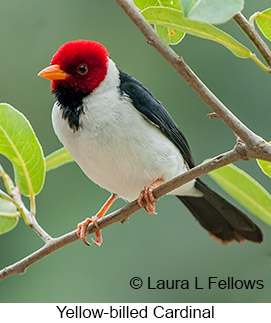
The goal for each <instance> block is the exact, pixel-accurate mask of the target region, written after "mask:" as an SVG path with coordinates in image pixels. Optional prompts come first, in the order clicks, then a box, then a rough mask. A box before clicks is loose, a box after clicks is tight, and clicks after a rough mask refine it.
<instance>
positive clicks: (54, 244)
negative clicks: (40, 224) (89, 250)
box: [0, 145, 243, 280]
mask: <svg viewBox="0 0 271 323" xmlns="http://www.w3.org/2000/svg"><path fill="white" fill-rule="evenodd" d="M242 150H243V148H242V145H236V147H235V148H234V149H233V150H230V151H228V152H226V153H224V154H221V155H219V156H217V157H214V158H212V159H210V160H208V161H206V162H204V163H202V164H200V165H198V166H196V167H194V168H192V169H191V170H189V171H187V172H186V173H184V174H182V175H180V176H178V177H176V178H174V179H172V180H171V181H168V182H167V183H165V184H163V185H161V186H159V187H158V188H156V189H155V190H153V194H154V197H155V198H156V199H159V198H160V197H162V196H163V195H165V194H167V193H169V192H171V191H173V190H175V189H176V188H178V187H180V186H181V185H184V184H186V183H188V182H190V181H191V180H193V179H195V178H197V177H200V176H202V175H204V174H207V173H209V172H210V171H212V170H215V169H217V168H220V167H223V166H225V165H228V164H231V163H233V162H236V161H238V160H240V159H243V152H242ZM138 210H140V207H139V206H138V204H137V202H136V201H133V202H132V203H130V204H128V205H126V206H125V207H123V208H121V209H119V210H117V211H115V212H112V213H110V214H108V215H106V216H105V217H103V218H102V219H100V220H98V225H99V228H100V229H104V228H105V227H108V226H110V225H112V224H113V223H116V222H124V221H125V220H127V219H128V218H129V217H130V216H131V215H132V214H134V213H135V212H137V211H138ZM97 230H98V229H97V228H96V227H95V226H94V225H93V224H89V226H88V228H87V234H90V233H94V232H96V231H97ZM78 239H79V238H78V236H77V234H76V230H74V231H71V232H69V233H67V234H65V235H63V236H60V237H58V238H51V239H50V240H49V241H47V242H46V244H45V245H44V246H43V247H41V248H40V249H38V250H37V251H35V252H33V253H32V254H30V255H28V256H27V257H25V258H23V259H21V260H19V261H18V262H16V263H14V264H12V265H10V266H8V267H6V268H4V269H2V270H1V271H0V280H1V279H4V278H6V277H8V276H11V275H13V274H22V273H24V272H25V270H26V269H27V268H28V267H29V266H31V265H32V264H34V263H36V262H37V261H38V260H40V259H42V258H44V257H45V256H47V255H49V254H51V253H52V252H54V251H56V250H58V249H60V248H62V247H64V246H66V245H68V244H70V243H72V242H74V241H76V240H78Z"/></svg>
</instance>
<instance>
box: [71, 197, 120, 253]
mask: <svg viewBox="0 0 271 323" xmlns="http://www.w3.org/2000/svg"><path fill="white" fill-rule="evenodd" d="M116 199H117V195H116V194H112V195H111V196H110V198H109V199H108V200H107V201H106V202H105V204H104V205H103V206H102V207H101V209H100V211H99V212H98V213H97V214H96V215H95V216H93V217H92V218H91V219H90V218H86V219H85V221H83V222H80V223H79V224H78V226H77V231H76V234H77V235H78V237H79V238H80V239H81V240H82V241H83V242H84V243H85V244H86V245H87V246H90V243H89V242H88V241H87V240H86V230H87V227H88V225H89V224H90V223H93V224H94V225H95V227H96V228H97V229H99V226H98V222H97V221H98V220H99V219H100V218H102V217H103V216H104V215H105V214H106V212H107V211H108V209H109V208H110V206H111V205H112V204H113V203H114V201H115V200H116ZM95 235H96V240H94V239H91V240H92V242H93V243H94V244H95V245H96V246H98V247H100V246H101V244H102V243H103V237H102V232H101V230H98V231H96V232H95Z"/></svg>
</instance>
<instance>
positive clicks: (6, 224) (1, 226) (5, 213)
mask: <svg viewBox="0 0 271 323" xmlns="http://www.w3.org/2000/svg"><path fill="white" fill-rule="evenodd" d="M19 215H20V214H19V212H18V211H17V209H16V207H15V205H14V204H12V203H11V202H9V201H6V200H3V199H1V198H0V234H3V233H5V232H8V231H10V230H12V229H13V228H14V227H15V226H16V225H17V223H18V220H19Z"/></svg>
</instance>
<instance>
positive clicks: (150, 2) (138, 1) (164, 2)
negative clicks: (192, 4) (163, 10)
mask: <svg viewBox="0 0 271 323" xmlns="http://www.w3.org/2000/svg"><path fill="white" fill-rule="evenodd" d="M189 1H190V0H189ZM134 3H135V5H136V6H137V8H138V9H140V10H144V9H146V8H148V7H167V8H173V9H179V10H182V6H181V3H180V1H179V0H134Z"/></svg>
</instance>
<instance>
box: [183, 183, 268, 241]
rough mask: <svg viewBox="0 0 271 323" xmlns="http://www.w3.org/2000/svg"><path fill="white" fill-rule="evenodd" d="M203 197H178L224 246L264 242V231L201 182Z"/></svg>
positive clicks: (198, 187)
mask: <svg viewBox="0 0 271 323" xmlns="http://www.w3.org/2000/svg"><path fill="white" fill-rule="evenodd" d="M195 186H196V188H197V189H198V190H199V191H201V192H202V193H203V196H202V197H192V196H177V197H178V198H179V199H180V200H181V201H182V202H183V203H184V205H185V206H186V207H187V208H188V210H189V211H190V212H191V213H192V214H193V216H194V217H195V218H196V219H197V220H198V221H199V223H200V224H201V225H202V226H203V228H204V229H206V230H207V231H209V233H210V235H211V236H212V237H213V238H215V240H218V241H219V242H222V243H224V244H227V243H230V242H232V241H233V240H236V241H238V242H242V241H244V240H246V239H247V240H250V241H253V242H258V243H260V242H262V241H263V234H262V231H261V230H260V229H259V228H258V227H257V225H256V224H255V223H253V222H252V221H251V220H250V219H249V218H248V217H247V216H246V215H245V214H244V213H243V212H241V211H240V210H238V209H237V208H236V207H235V206H233V205H232V204H230V203H229V202H227V201H226V200H225V199H223V198H222V197H221V196H219V195H218V194H216V193H215V192H214V191H212V190H211V189H210V188H209V187H208V186H206V185H205V184H204V183H203V182H201V181H200V180H196V184H195Z"/></svg>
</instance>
